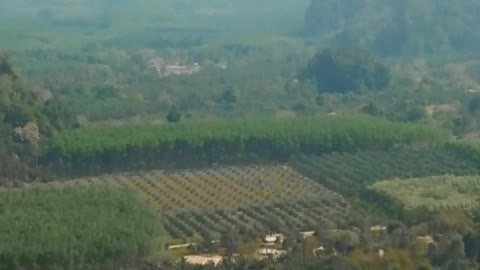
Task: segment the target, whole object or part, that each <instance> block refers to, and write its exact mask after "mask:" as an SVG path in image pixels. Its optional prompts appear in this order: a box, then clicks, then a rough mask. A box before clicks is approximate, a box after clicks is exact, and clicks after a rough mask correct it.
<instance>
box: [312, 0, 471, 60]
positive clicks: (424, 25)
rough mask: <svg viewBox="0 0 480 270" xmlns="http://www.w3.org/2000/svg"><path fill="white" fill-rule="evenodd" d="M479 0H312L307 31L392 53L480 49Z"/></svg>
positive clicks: (333, 40)
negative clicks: (479, 27) (479, 26)
mask: <svg viewBox="0 0 480 270" xmlns="http://www.w3.org/2000/svg"><path fill="white" fill-rule="evenodd" d="M479 12H480V2H478V1H475V0H463V1H454V2H452V1H449V0H424V1H417V0H405V1H396V0H348V1H335V0H312V1H311V3H310V6H309V8H308V10H307V12H306V16H305V30H306V31H307V32H308V33H309V34H311V35H312V36H315V37H317V38H320V39H322V40H323V41H325V42H327V43H329V44H337V45H341V46H343V45H353V46H362V47H368V48H370V49H372V50H374V51H376V52H378V53H379V54H382V55H385V56H392V57H402V56H419V55H423V56H425V55H430V56H432V55H438V54H444V53H449V54H456V55H462V56H467V55H472V54H474V53H475V52H476V51H477V50H478V49H479V46H480V45H479V44H480V42H479V41H480V34H479V33H478V31H476V27H477V25H478V24H479V23H480V18H479V17H478V14H479Z"/></svg>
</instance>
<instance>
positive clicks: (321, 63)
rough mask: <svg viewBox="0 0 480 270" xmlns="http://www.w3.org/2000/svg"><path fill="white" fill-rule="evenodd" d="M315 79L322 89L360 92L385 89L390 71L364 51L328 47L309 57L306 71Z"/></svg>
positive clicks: (324, 90) (388, 81) (388, 82)
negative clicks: (311, 57) (310, 58)
mask: <svg viewBox="0 0 480 270" xmlns="http://www.w3.org/2000/svg"><path fill="white" fill-rule="evenodd" d="M304 76H305V77H306V78H310V79H313V80H315V81H316V83H317V88H318V90H319V91H320V92H336V93H347V92H360V91H362V90H375V91H380V90H385V89H387V88H388V87H389V84H390V71H389V69H388V67H387V66H385V65H383V64H381V63H380V62H378V61H377V60H375V58H374V57H373V56H372V55H370V54H368V53H366V52H364V51H345V50H331V49H327V50H324V51H322V52H320V53H318V54H316V55H315V56H314V57H313V59H312V60H311V61H310V63H309V65H308V67H307V69H306V71H305V75H304Z"/></svg>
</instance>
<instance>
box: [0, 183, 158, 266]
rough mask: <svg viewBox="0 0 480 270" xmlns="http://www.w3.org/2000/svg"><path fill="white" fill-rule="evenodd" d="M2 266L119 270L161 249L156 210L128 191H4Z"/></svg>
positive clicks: (0, 242)
mask: <svg viewBox="0 0 480 270" xmlns="http://www.w3.org/2000/svg"><path fill="white" fill-rule="evenodd" d="M0 214H1V217H2V218H1V219H0V254H1V256H0V269H2V270H3V269H5V270H6V269H8V270H12V269H119V268H118V267H119V266H120V265H122V264H124V263H136V262H138V261H140V260H142V259H144V258H145V257H147V256H150V255H152V254H153V253H154V252H159V251H161V249H162V248H163V241H164V240H165V238H163V237H164V235H163V234H164V232H163V229H162V225H161V223H160V220H159V218H158V217H157V216H156V214H155V213H154V212H153V211H151V210H150V209H148V207H146V206H145V204H143V202H142V200H141V199H139V197H138V196H135V195H134V194H133V193H131V192H129V191H127V190H125V189H112V188H105V187H100V186H99V187H95V188H93V187H79V186H77V187H75V188H67V187H64V188H60V189H52V188H48V187H47V186H42V187H32V188H29V189H14V190H8V191H6V190H3V191H1V192H0Z"/></svg>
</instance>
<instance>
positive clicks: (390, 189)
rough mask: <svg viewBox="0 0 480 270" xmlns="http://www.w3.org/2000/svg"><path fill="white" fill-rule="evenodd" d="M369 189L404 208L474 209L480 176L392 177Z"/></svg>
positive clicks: (479, 187)
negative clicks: (403, 178)
mask: <svg viewBox="0 0 480 270" xmlns="http://www.w3.org/2000/svg"><path fill="white" fill-rule="evenodd" d="M370 189H371V190H373V191H375V192H377V193H380V194H382V195H384V196H386V197H387V198H389V199H390V200H392V201H395V202H398V203H400V205H401V206H402V207H403V208H404V209H405V210H414V209H419V208H421V209H427V210H429V211H437V210H442V209H449V208H462V209H473V208H476V207H478V205H479V204H478V194H479V193H480V177H478V176H464V177H461V176H459V177H455V176H452V175H441V176H431V177H425V178H412V179H406V180H401V179H394V180H386V181H381V182H377V183H375V184H373V185H372V186H371V187H370Z"/></svg>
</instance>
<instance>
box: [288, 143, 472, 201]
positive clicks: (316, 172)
mask: <svg viewBox="0 0 480 270" xmlns="http://www.w3.org/2000/svg"><path fill="white" fill-rule="evenodd" d="M291 165H292V166H293V167H294V168H295V169H297V170H298V171H299V172H301V173H303V174H305V175H307V176H308V177H310V178H311V179H314V180H316V181H318V182H319V183H321V184H322V185H325V186H326V187H328V188H330V189H332V190H334V191H336V192H339V193H341V194H343V195H345V196H358V195H359V194H360V193H361V192H363V191H366V190H367V187H368V185H370V184H372V183H375V182H377V181H381V180H384V179H392V178H395V177H398V178H402V179H407V178H414V177H427V176H433V175H442V174H452V175H458V176H462V175H476V174H478V173H479V167H478V164H477V163H475V162H474V161H472V160H468V159H463V158H460V157H457V155H455V154H454V153H453V152H451V151H449V150H447V149H445V148H439V149H420V150H415V149H410V148H397V149H391V150H389V151H375V150H373V151H372V150H368V151H357V152H351V153H348V152H343V153H330V154H325V155H321V156H316V155H302V156H298V157H297V158H295V159H294V160H293V161H292V162H291Z"/></svg>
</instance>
